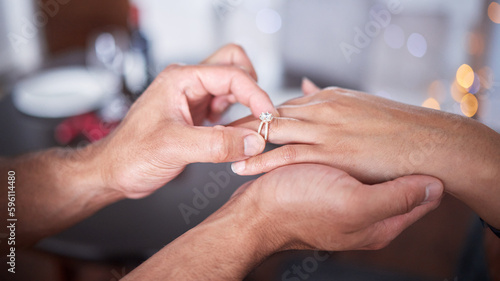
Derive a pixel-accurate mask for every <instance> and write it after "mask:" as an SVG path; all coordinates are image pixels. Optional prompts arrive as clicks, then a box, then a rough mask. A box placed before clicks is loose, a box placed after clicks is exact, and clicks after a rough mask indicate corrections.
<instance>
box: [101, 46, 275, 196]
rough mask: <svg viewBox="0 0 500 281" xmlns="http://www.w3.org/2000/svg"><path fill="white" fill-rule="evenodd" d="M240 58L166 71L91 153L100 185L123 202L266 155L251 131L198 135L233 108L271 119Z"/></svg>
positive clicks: (236, 50) (225, 53)
mask: <svg viewBox="0 0 500 281" xmlns="http://www.w3.org/2000/svg"><path fill="white" fill-rule="evenodd" d="M256 79H257V76H256V74H255V71H254V69H253V66H252V64H251V63H250V60H249V59H248V57H247V56H246V54H245V53H244V51H243V50H242V49H241V48H240V47H238V46H235V45H228V46H226V47H225V48H223V49H221V50H219V51H218V52H216V53H215V54H214V55H212V56H211V57H209V58H208V59H207V60H205V61H204V62H203V64H202V65H196V66H181V65H171V66H169V67H167V68H166V69H165V70H164V71H163V72H162V73H161V74H160V75H159V76H158V77H157V78H156V79H155V81H154V82H153V83H152V84H151V86H150V87H149V88H148V89H147V90H146V91H145V92H144V94H143V95H142V96H141V97H140V98H139V99H138V100H137V101H136V102H135V104H134V105H133V106H132V108H131V109H130V111H129V113H128V114H127V116H126V117H125V119H124V120H123V122H122V124H120V126H119V127H118V128H117V129H116V130H115V131H114V132H113V133H112V134H111V135H110V136H109V137H108V138H106V139H104V140H103V141H102V142H100V143H97V144H96V145H95V154H94V155H96V158H97V159H96V163H99V168H102V167H104V168H103V169H102V177H103V179H104V181H105V182H106V183H107V184H108V185H109V186H110V187H112V188H115V189H117V190H119V191H120V192H123V194H124V195H125V196H127V197H129V198H140V197H144V196H146V195H149V194H150V193H151V192H153V191H155V190H156V189H157V188H159V187H161V186H163V185H164V184H165V183H167V182H168V181H170V180H171V179H173V178H174V177H176V176H177V175H178V174H179V173H180V172H181V171H182V170H183V169H184V167H185V166H186V165H187V164H189V163H194V162H217V163H218V162H229V161H238V160H243V159H246V158H248V157H250V156H254V155H257V154H259V153H261V152H262V151H263V150H264V146H265V142H264V140H263V138H262V137H261V136H259V135H258V134H257V133H256V132H255V131H254V130H250V129H246V128H234V127H223V126H215V127H201V126H199V125H201V124H202V122H203V121H204V120H205V119H211V120H215V119H217V118H218V117H219V116H220V114H221V113H222V112H224V111H225V110H226V109H227V108H228V106H229V105H230V104H232V103H235V102H239V103H242V104H243V105H246V106H248V107H249V108H250V109H251V111H252V113H253V115H254V116H255V117H258V116H259V114H260V113H261V112H265V111H269V112H274V111H275V109H274V107H273V104H272V103H271V100H270V99H269V97H268V95H267V94H266V93H265V92H264V91H263V90H262V89H260V88H259V87H258V85H257V83H256Z"/></svg>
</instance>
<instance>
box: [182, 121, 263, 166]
mask: <svg viewBox="0 0 500 281" xmlns="http://www.w3.org/2000/svg"><path fill="white" fill-rule="evenodd" d="M185 131H186V132H185V134H184V136H183V138H182V139H183V144H182V146H183V147H184V149H183V150H182V151H181V153H180V155H179V157H181V158H183V160H184V161H185V162H186V163H196V162H211V163H222V162H232V161H240V160H243V159H247V158H249V157H251V156H255V155H257V154H259V153H261V152H262V151H264V148H265V146H266V142H265V141H264V138H263V137H262V136H260V135H259V134H257V132H255V131H253V130H250V129H245V128H236V127H224V126H220V125H217V126H214V127H189V128H187V130H185Z"/></svg>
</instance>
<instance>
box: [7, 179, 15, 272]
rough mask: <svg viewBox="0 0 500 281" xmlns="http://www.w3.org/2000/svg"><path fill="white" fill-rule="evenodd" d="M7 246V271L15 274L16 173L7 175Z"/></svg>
mask: <svg viewBox="0 0 500 281" xmlns="http://www.w3.org/2000/svg"><path fill="white" fill-rule="evenodd" d="M7 198H8V201H7V214H8V217H7V222H6V223H7V230H8V233H9V235H8V237H9V238H8V240H7V244H8V245H9V246H10V247H9V250H8V254H7V264H8V265H9V267H8V269H7V270H8V271H9V272H10V273H16V222H17V219H16V172H14V171H9V172H8V173H7Z"/></svg>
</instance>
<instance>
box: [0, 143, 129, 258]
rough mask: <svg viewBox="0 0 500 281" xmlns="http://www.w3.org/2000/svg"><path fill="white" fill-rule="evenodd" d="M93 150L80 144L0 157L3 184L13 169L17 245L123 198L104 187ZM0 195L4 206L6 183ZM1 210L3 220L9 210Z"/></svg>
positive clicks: (43, 235) (62, 226)
mask: <svg viewBox="0 0 500 281" xmlns="http://www.w3.org/2000/svg"><path fill="white" fill-rule="evenodd" d="M93 153H94V152H93V147H91V146H89V147H87V148H85V149H81V150H72V149H60V148H55V149H50V150H46V151H42V152H36V153H30V154H26V155H24V156H20V157H16V158H3V159H1V160H0V171H1V175H3V177H4V180H5V182H4V184H6V183H7V175H8V172H9V171H13V172H15V183H14V186H15V189H14V190H15V201H13V203H14V204H15V206H14V208H15V217H14V218H15V219H17V222H16V234H17V235H16V238H17V239H16V240H17V241H16V246H18V247H24V246H28V245H30V244H33V243H35V242H36V241H38V240H40V239H42V238H44V237H47V236H49V235H52V234H55V233H57V232H59V231H61V230H63V229H65V228H67V227H69V226H71V225H73V224H75V223H76V222H78V221H81V220H82V219H84V218H86V217H88V216H90V215H91V214H93V213H94V212H96V211H97V210H99V209H100V208H102V207H104V206H106V205H108V204H110V203H112V202H115V201H117V200H119V199H121V198H123V197H122V195H121V194H120V193H119V192H117V191H115V190H112V189H109V188H106V186H105V184H104V181H103V180H102V177H101V172H100V170H99V169H98V167H99V165H97V163H93V159H94V157H93V155H92V154H93ZM0 200H1V201H2V204H1V206H7V204H8V192H7V190H6V189H4V192H2V193H1V194H0ZM11 200H12V199H11ZM0 214H1V215H0V216H1V219H2V220H3V221H6V219H7V218H8V213H7V210H3V211H2V212H0ZM9 218H12V217H9ZM1 245H2V247H5V246H6V243H2V244H1ZM2 250H4V249H2Z"/></svg>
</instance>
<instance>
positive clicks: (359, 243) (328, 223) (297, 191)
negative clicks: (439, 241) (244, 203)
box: [237, 164, 443, 251]
mask: <svg viewBox="0 0 500 281" xmlns="http://www.w3.org/2000/svg"><path fill="white" fill-rule="evenodd" d="M241 189H243V190H238V191H237V193H242V196H248V197H250V199H251V200H252V201H253V202H254V204H255V205H256V206H257V207H256V209H257V210H259V212H260V215H261V216H263V217H265V218H266V220H268V221H269V223H268V225H269V226H272V227H273V228H274V229H273V231H272V233H275V234H276V237H275V238H274V239H276V241H278V242H279V243H280V249H322V250H330V251H342V250H366V249H371V250H373V249H380V248H383V247H385V246H386V245H387V244H388V243H389V242H391V241H392V240H393V239H394V238H395V237H396V236H398V235H399V234H400V233H401V232H402V231H403V230H404V229H406V228H407V227H408V226H409V225H411V224H413V223H414V222H415V221H417V220H418V219H420V218H421V217H423V216H424V215H425V214H427V213H428V212H430V211H432V210H434V209H435V208H436V207H437V206H438V205H439V203H440V201H441V197H442V194H443V186H442V184H441V182H440V181H439V180H438V179H435V178H433V177H429V176H421V175H415V176H406V177H401V178H398V179H395V180H393V181H389V182H385V183H381V184H376V185H365V184H362V183H361V182H359V181H357V180H356V179H355V178H353V177H351V176H349V175H348V174H347V173H346V172H343V171H340V170H337V169H334V168H331V167H328V166H323V165H314V164H300V165H291V166H286V167H282V168H278V169H276V170H274V171H272V172H269V173H268V174H266V175H264V176H262V177H261V178H259V179H257V180H255V181H254V182H253V183H252V184H250V185H248V186H243V187H242V188H241Z"/></svg>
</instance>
